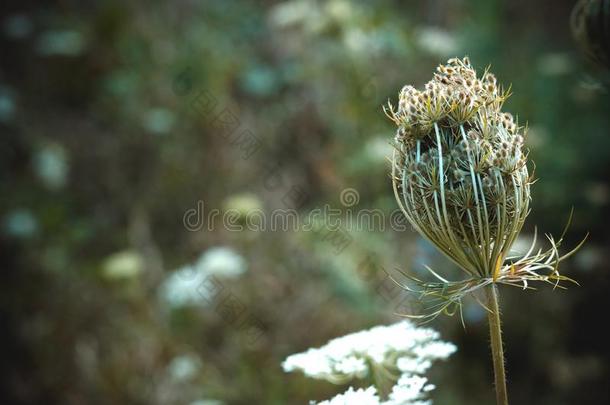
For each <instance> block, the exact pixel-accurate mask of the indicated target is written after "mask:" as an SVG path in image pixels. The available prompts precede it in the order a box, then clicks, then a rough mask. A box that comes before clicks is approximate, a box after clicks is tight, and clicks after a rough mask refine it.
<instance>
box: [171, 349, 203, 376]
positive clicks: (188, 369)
mask: <svg viewBox="0 0 610 405" xmlns="http://www.w3.org/2000/svg"><path fill="white" fill-rule="evenodd" d="M200 369H201V361H200V360H199V357H197V356H196V355H194V354H183V355H180V356H176V357H174V359H173V360H172V361H171V363H170V364H169V367H168V371H169V375H170V376H171V377H172V378H173V379H174V380H188V379H190V378H193V377H195V376H196V375H197V373H198V372H199V370H200Z"/></svg>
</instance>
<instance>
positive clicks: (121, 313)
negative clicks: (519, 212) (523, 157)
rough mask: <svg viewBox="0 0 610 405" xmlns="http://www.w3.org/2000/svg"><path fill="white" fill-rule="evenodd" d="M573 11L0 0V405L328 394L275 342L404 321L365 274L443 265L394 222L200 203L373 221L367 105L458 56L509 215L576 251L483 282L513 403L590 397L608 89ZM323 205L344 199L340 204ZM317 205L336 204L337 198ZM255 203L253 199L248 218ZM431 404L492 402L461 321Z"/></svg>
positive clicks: (598, 326) (471, 327)
mask: <svg viewBox="0 0 610 405" xmlns="http://www.w3.org/2000/svg"><path fill="white" fill-rule="evenodd" d="M573 5H574V3H573V2H572V1H565V0H561V1H558V0H545V1H537V2H532V1H525V0H512V1H499V0H469V1H467V0H451V1H438V0H430V1H390V0H379V1H356V0H324V1H323V0H319V1H315V0H289V1H247V0H242V1H190V0H184V1H182V0H180V1H172V2H162V1H139V0H136V1H131V2H123V1H112V0H110V1H102V2H94V1H69V0H68V1H57V2H51V1H41V2H31V3H30V2H10V1H9V2H2V4H1V5H0V134H1V135H0V136H1V138H0V141H1V142H0V165H1V172H0V196H1V199H0V243H1V245H2V248H1V251H0V255H1V262H0V263H1V264H2V266H1V269H2V270H1V277H2V278H1V282H0V291H1V296H0V297H1V298H0V322H1V327H2V332H1V333H0V359H1V360H0V362H1V363H0V387H1V388H0V392H1V395H2V399H0V402H1V403H2V404H42V403H44V404H108V403H114V404H192V403H194V404H198V405H203V404H208V405H210V404H236V405H237V404H305V403H307V401H308V400H310V399H314V400H321V399H325V398H329V397H331V396H332V395H334V394H336V393H339V392H342V391H344V390H345V389H346V387H345V386H333V385H331V384H328V383H326V382H322V381H314V380H308V379H306V378H304V377H303V376H301V375H298V374H294V375H292V374H291V375H287V374H285V373H283V371H282V369H281V362H282V360H283V359H284V358H285V357H286V356H287V355H289V354H292V353H295V352H299V351H302V350H305V349H306V348H308V347H313V346H320V345H322V344H324V343H325V342H326V341H327V340H329V339H331V338H333V337H338V336H341V335H343V334H346V333H349V332H353V331H357V330H360V329H363V328H367V327H371V326H373V325H378V324H387V323H389V322H392V321H396V320H398V319H400V318H399V317H398V316H397V315H396V313H400V312H401V310H405V309H406V310H409V309H417V304H416V303H414V302H412V297H410V296H409V295H407V294H405V293H404V292H402V291H400V290H398V289H396V288H395V287H394V286H393V285H392V284H391V283H387V274H386V271H387V272H390V273H391V272H393V271H398V270H401V271H407V272H412V273H413V274H423V272H422V268H423V266H422V264H423V263H427V264H431V265H432V266H433V267H434V268H435V269H437V270H439V271H442V272H443V274H444V275H446V276H447V277H454V278H455V277H459V276H460V274H459V273H458V272H457V271H456V270H455V269H454V268H452V267H451V266H450V265H449V264H448V263H447V262H446V261H444V260H443V259H442V258H440V257H438V256H437V254H436V253H435V251H434V249H432V248H431V247H430V246H429V245H426V244H425V243H423V242H422V241H421V240H420V239H419V238H418V237H417V236H416V235H415V234H414V233H413V232H411V231H410V230H406V231H399V230H398V231H397V230H394V229H392V227H390V226H386V228H385V229H384V230H381V229H373V230H366V229H365V230H358V229H351V228H350V227H349V223H347V224H346V223H343V224H342V226H341V227H339V228H338V229H335V230H333V231H330V230H328V229H326V228H325V227H324V224H323V223H322V224H320V223H317V224H315V226H313V227H312V229H311V230H307V231H306V230H296V231H286V232H284V231H276V232H273V231H270V230H266V231H262V230H261V231H256V230H244V231H242V232H238V231H235V230H230V229H227V226H224V225H223V223H222V220H220V219H219V218H215V219H212V220H209V219H208V218H207V217H205V216H204V215H202V213H206V214H207V213H209V212H212V211H213V210H214V209H216V210H218V211H219V212H220V213H227V212H230V213H231V221H232V222H231V223H232V224H234V225H235V224H237V225H239V224H243V223H244V221H247V220H248V218H250V217H249V215H250V214H251V213H252V212H253V211H255V212H264V213H270V212H271V211H272V210H277V209H286V210H288V209H294V210H296V211H297V212H298V213H299V215H300V216H303V217H304V216H306V215H307V213H308V212H311V211H312V210H314V209H316V208H321V207H323V206H325V205H328V206H330V207H335V208H338V209H343V210H345V209H346V205H345V204H344V203H345V201H344V200H342V198H341V195H342V194H341V193H342V192H343V191H344V190H346V189H353V190H355V191H356V192H357V196H356V197H357V198H356V199H355V200H350V201H351V202H350V203H349V204H348V205H350V204H353V206H350V208H351V209H354V210H355V209H379V210H382V211H383V212H384V213H386V214H387V215H388V216H389V215H390V214H391V213H392V212H393V211H394V210H395V209H396V204H395V202H394V200H393V195H392V191H391V186H390V181H389V178H388V162H387V156H388V154H389V153H390V151H391V147H390V144H389V142H390V141H391V139H392V137H393V134H394V128H393V124H392V123H391V122H390V121H389V120H387V119H386V118H385V117H384V115H383V113H382V109H381V106H382V104H383V103H385V102H386V101H387V100H388V99H392V100H395V99H396V95H397V92H398V90H399V89H400V88H401V87H402V86H403V85H404V84H407V83H413V84H416V85H422V84H423V83H424V82H425V81H427V80H428V78H429V77H430V76H431V74H432V70H433V69H434V67H435V66H436V65H437V64H438V63H440V62H444V61H445V60H446V59H447V58H449V57H453V56H462V55H469V56H470V58H471V60H472V62H473V64H474V65H475V66H476V67H478V68H479V69H483V68H485V67H486V66H488V65H491V66H492V70H493V71H494V72H495V73H496V75H497V76H498V77H499V80H500V81H501V82H502V83H504V84H512V90H513V93H514V94H513V96H512V97H511V99H510V100H509V101H508V103H507V105H506V109H507V110H509V111H511V112H513V113H514V114H516V115H518V116H519V117H520V122H521V123H525V122H527V123H528V125H529V135H528V137H527V146H528V147H529V148H530V150H531V155H530V156H531V158H532V159H533V161H534V162H535V164H536V175H537V177H538V178H539V179H540V180H539V181H538V182H537V183H536V184H535V186H534V187H533V207H532V213H531V215H530V217H529V219H528V222H527V225H526V227H525V229H524V233H523V235H524V236H523V240H520V241H519V243H524V242H525V241H527V239H528V238H530V237H531V234H532V233H533V230H534V226H538V227H539V229H540V230H541V231H543V232H551V233H554V234H558V233H560V232H561V229H562V228H563V225H564V224H565V222H566V220H567V217H568V214H569V212H570V209H571V207H574V221H573V224H572V226H571V228H570V230H569V232H568V234H567V242H566V247H567V246H573V245H575V244H576V243H577V242H578V241H579V240H580V239H581V238H582V237H583V236H584V235H585V233H586V232H590V238H589V241H588V242H587V244H586V245H585V247H584V248H583V249H582V250H581V251H580V253H579V254H578V255H577V256H575V257H574V258H572V259H570V260H569V261H567V262H566V263H565V264H564V265H563V267H562V269H563V272H564V273H565V274H566V275H569V276H570V277H573V278H575V279H577V280H578V281H579V282H580V287H570V288H569V289H568V290H566V291H563V290H555V291H553V290H552V289H551V288H546V287H542V288H541V289H540V290H538V291H527V292H524V291H520V290H517V289H510V288H502V290H501V294H502V308H503V311H504V330H505V332H504V338H505V343H506V347H507V368H508V375H509V384H510V385H509V391H510V396H511V397H512V402H513V403H515V404H539V405H542V404H553V405H562V404H574V403H582V404H603V403H610V397H609V393H608V392H609V391H608V384H607V383H608V379H609V378H610V370H609V365H608V364H609V360H610V359H609V354H610V349H609V346H608V341H610V335H609V332H608V330H609V329H608V328H607V325H606V324H607V313H608V304H607V302H608V300H607V297H608V289H609V288H610V279H609V277H608V261H607V257H608V256H607V255H608V253H607V250H606V249H607V245H608V236H609V234H610V231H609V230H608V220H609V215H608V202H609V198H610V190H609V188H608V187H609V184H608V182H609V180H610V177H609V173H608V170H609V169H610V167H609V163H608V158H609V157H610V137H609V130H610V96H609V95H608V91H607V85H606V83H607V80H606V79H605V74H604V71H603V69H599V68H595V67H593V66H591V65H589V64H588V63H587V62H586V61H585V59H584V58H583V57H582V55H581V53H580V52H579V49H578V47H577V46H576V44H575V41H574V40H573V39H572V37H571V32H570V26H569V16H570V12H571V9H572V7H573ZM344 197H345V194H344ZM342 203H343V204H342ZM258 210H260V211H258ZM464 317H465V320H466V329H464V328H463V327H462V326H461V323H460V321H459V318H458V317H457V316H454V317H442V318H438V319H437V320H435V321H434V322H433V323H432V324H431V326H432V327H434V328H436V329H438V330H440V331H441V333H442V335H443V338H444V339H445V340H449V341H452V342H454V343H456V344H457V346H458V348H459V351H458V353H456V354H455V355H454V356H452V357H451V358H450V359H449V361H447V362H445V363H442V364H438V365H435V366H434V368H433V372H432V373H431V375H430V378H431V379H432V381H433V382H434V383H435V384H436V385H437V389H436V391H435V392H434V395H433V398H434V401H435V402H434V403H435V404H441V405H466V404H468V405H472V404H489V403H492V401H493V388H492V370H491V362H490V360H489V344H488V337H487V325H486V321H485V314H484V313H483V311H482V310H481V309H480V308H479V307H477V305H476V304H474V303H472V302H465V304H464Z"/></svg>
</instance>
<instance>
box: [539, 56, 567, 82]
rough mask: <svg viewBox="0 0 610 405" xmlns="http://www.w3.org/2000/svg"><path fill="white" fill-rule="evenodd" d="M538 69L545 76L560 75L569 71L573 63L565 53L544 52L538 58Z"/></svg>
mask: <svg viewBox="0 0 610 405" xmlns="http://www.w3.org/2000/svg"><path fill="white" fill-rule="evenodd" d="M538 69H539V70H540V72H541V73H542V74H544V75H547V76H561V75H565V74H568V73H570V71H571V70H572V69H573V63H572V60H571V59H570V56H569V55H568V54H566V53H560V52H555V53H552V52H551V53H546V54H544V55H542V56H540V57H539V58H538Z"/></svg>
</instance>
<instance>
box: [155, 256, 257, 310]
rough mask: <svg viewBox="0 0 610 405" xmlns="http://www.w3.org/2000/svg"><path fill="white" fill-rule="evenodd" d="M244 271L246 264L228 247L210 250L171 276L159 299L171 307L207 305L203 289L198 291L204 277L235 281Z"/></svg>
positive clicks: (165, 282) (207, 297) (163, 286)
mask: <svg viewBox="0 0 610 405" xmlns="http://www.w3.org/2000/svg"><path fill="white" fill-rule="evenodd" d="M246 269H247V265H246V261H245V260H244V258H243V257H242V256H240V255H239V254H237V253H236V252H235V251H234V250H232V249H230V248H227V247H215V248H211V249H209V250H207V251H205V252H203V253H202V254H201V256H200V257H199V259H198V260H197V261H196V262H195V263H194V264H192V265H186V266H183V267H181V268H179V269H178V270H176V271H174V272H172V273H171V274H170V275H169V276H168V277H167V278H166V279H165V281H164V282H163V284H162V285H161V288H160V293H161V298H162V300H163V301H164V302H165V303H167V304H168V305H169V306H171V307H181V306H187V305H199V304H204V303H206V302H208V301H209V299H210V297H209V296H207V295H206V291H207V290H206V289H204V288H203V289H202V288H199V287H200V286H201V284H202V283H203V282H204V280H205V279H206V277H209V276H218V277H227V278H234V277H237V276H239V275H241V274H242V273H244V272H245V271H246Z"/></svg>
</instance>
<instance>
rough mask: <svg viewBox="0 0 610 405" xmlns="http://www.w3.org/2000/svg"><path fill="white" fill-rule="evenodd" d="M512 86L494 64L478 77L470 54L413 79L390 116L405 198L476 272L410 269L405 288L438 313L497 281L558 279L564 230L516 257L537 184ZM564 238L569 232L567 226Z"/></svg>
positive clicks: (416, 221) (428, 233)
mask: <svg viewBox="0 0 610 405" xmlns="http://www.w3.org/2000/svg"><path fill="white" fill-rule="evenodd" d="M508 96H509V92H508V91H504V90H503V89H502V88H501V87H500V86H499V85H498V83H497V80H496V78H495V76H494V75H493V74H492V73H490V72H489V71H488V70H485V72H484V73H483V75H482V76H481V77H478V76H477V73H476V71H475V70H474V69H473V68H472V66H471V64H470V61H469V60H468V58H463V59H457V58H454V59H450V60H449V61H448V62H447V64H446V65H440V66H439V67H438V68H437V70H436V72H435V74H434V77H433V79H432V80H430V81H429V82H428V83H426V85H425V88H424V89H423V90H417V89H415V88H414V87H412V86H405V87H404V88H403V89H402V90H401V92H400V95H399V102H398V108H394V106H393V105H392V104H391V103H389V104H388V106H387V108H386V109H385V112H386V115H387V116H388V117H389V118H390V119H391V120H392V121H394V122H395V123H396V125H397V127H398V129H397V132H396V137H395V142H394V144H395V151H394V156H393V164H392V181H393V187H394V193H395V196H396V199H397V201H398V204H399V205H400V207H401V209H402V211H403V212H404V214H405V216H406V217H407V219H408V220H409V222H410V223H411V225H412V226H413V228H414V229H415V230H416V231H417V232H419V233H420V234H421V235H422V236H424V237H425V238H426V239H428V240H429V241H430V242H432V243H433V244H434V245H435V246H436V247H437V248H438V249H439V250H440V251H441V252H442V253H443V254H444V255H445V256H447V257H448V258H449V259H451V261H453V262H454V263H455V264H456V265H457V266H458V267H459V268H460V269H462V270H463V271H464V272H465V273H467V274H468V278H467V279H465V280H461V281H454V282H452V281H448V280H446V279H445V278H443V277H441V276H439V275H438V274H437V273H435V272H434V271H432V270H431V269H429V270H430V271H431V273H432V274H433V275H434V276H435V277H436V278H437V279H438V282H432V283H428V282H423V281H420V280H417V279H415V278H413V277H410V276H407V277H409V278H410V280H411V281H413V282H414V286H413V285H405V286H404V287H405V288H408V289H410V290H414V291H417V292H419V293H421V294H422V296H423V297H427V298H432V299H433V300H434V303H433V306H432V307H431V308H430V309H431V312H430V313H428V314H426V315H422V316H421V317H423V318H433V317H435V316H437V315H438V314H440V313H442V312H452V310H455V309H457V308H460V307H461V299H462V298H463V297H464V296H465V295H467V294H470V293H472V292H474V291H476V290H478V289H480V288H482V287H485V286H487V285H489V284H491V283H503V284H508V285H513V286H514V285H517V286H522V287H523V288H528V286H529V284H528V282H529V281H544V282H549V283H553V284H555V285H558V283H559V282H560V281H562V280H568V281H572V280H570V279H568V278H567V277H564V276H561V275H560V274H559V273H558V271H557V267H558V264H559V262H560V261H561V260H563V259H564V258H565V257H567V256H569V255H570V254H571V253H573V252H570V253H569V254H568V255H565V256H560V255H559V253H558V247H559V245H560V244H561V240H562V239H560V240H559V241H558V242H555V241H554V240H553V238H552V237H550V236H548V239H549V241H550V242H551V248H550V249H549V250H548V251H546V252H542V251H538V252H537V253H533V252H534V249H535V242H534V244H532V248H531V249H530V250H529V252H528V253H527V254H526V255H525V256H524V257H521V258H517V257H508V254H509V250H510V248H511V246H512V245H513V243H514V242H515V240H516V238H517V236H518V235H519V232H520V231H521V228H522V226H523V223H524V222H525V219H526V217H527V215H528V214H529V203H530V200H531V196H530V185H531V184H532V183H533V179H532V177H531V176H530V174H529V172H528V167H527V151H525V150H524V148H523V142H524V136H525V133H526V130H525V128H523V127H520V126H519V125H518V123H517V122H516V120H515V119H514V118H513V116H512V115H511V114H510V113H507V112H503V111H502V106H503V104H504V101H505V100H506V99H507V98H508ZM562 238H563V235H562Z"/></svg>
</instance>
